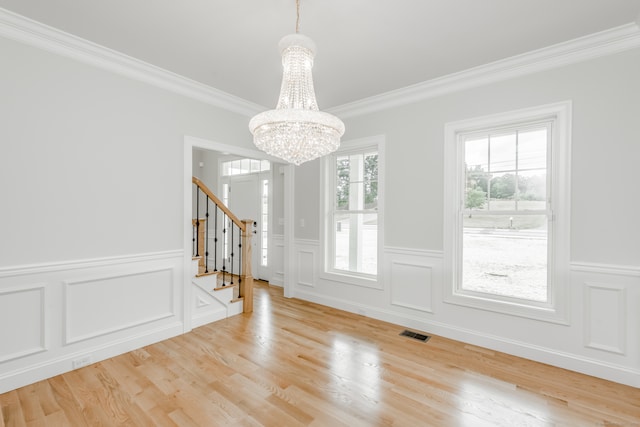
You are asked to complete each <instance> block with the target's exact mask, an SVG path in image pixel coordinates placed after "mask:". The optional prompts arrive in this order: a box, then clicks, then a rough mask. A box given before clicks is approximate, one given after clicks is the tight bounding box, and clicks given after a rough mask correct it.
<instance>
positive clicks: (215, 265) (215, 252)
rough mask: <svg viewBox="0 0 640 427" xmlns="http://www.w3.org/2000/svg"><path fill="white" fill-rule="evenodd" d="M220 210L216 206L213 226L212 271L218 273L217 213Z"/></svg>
mask: <svg viewBox="0 0 640 427" xmlns="http://www.w3.org/2000/svg"><path fill="white" fill-rule="evenodd" d="M219 210H220V208H219V207H218V205H216V213H215V218H216V219H215V225H214V226H213V227H214V228H213V271H218V211H219Z"/></svg>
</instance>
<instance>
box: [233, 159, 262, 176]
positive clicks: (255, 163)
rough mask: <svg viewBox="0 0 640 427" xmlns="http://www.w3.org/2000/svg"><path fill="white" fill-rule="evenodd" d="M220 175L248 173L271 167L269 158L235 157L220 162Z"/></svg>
mask: <svg viewBox="0 0 640 427" xmlns="http://www.w3.org/2000/svg"><path fill="white" fill-rule="evenodd" d="M220 165H221V167H222V176H235V175H248V174H251V173H260V172H265V171H268V170H269V169H271V162H270V161H269V160H256V159H236V160H227V161H224V162H221V164H220Z"/></svg>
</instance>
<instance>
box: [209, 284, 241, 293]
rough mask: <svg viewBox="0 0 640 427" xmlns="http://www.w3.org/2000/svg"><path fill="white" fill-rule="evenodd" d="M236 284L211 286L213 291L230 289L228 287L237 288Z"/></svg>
mask: <svg viewBox="0 0 640 427" xmlns="http://www.w3.org/2000/svg"><path fill="white" fill-rule="evenodd" d="M237 287H238V284H237V283H234V284H233V285H225V286H218V287H216V288H213V290H214V291H222V290H224V289H230V288H237Z"/></svg>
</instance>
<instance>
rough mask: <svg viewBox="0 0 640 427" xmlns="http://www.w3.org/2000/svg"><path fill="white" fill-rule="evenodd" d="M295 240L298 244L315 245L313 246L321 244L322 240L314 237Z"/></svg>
mask: <svg viewBox="0 0 640 427" xmlns="http://www.w3.org/2000/svg"><path fill="white" fill-rule="evenodd" d="M294 242H295V245H296V246H313V247H319V246H320V242H319V241H318V240H312V239H295V240H294Z"/></svg>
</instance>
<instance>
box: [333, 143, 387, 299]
mask: <svg viewBox="0 0 640 427" xmlns="http://www.w3.org/2000/svg"><path fill="white" fill-rule="evenodd" d="M368 150H375V151H377V153H378V209H377V214H378V237H377V242H378V248H377V253H376V254H377V273H376V274H375V275H373V274H365V273H357V272H352V271H345V270H337V269H334V268H332V265H333V259H334V256H335V254H334V253H333V250H334V244H333V239H334V236H333V221H332V213H333V202H334V200H333V199H334V197H335V188H336V182H335V162H336V157H337V156H338V155H344V154H347V153H360V152H364V151H368ZM384 160H385V138H384V136H373V137H368V138H362V139H356V140H351V141H342V142H341V143H340V148H339V149H338V150H337V151H336V152H334V153H332V154H331V155H328V156H325V157H323V158H322V160H321V166H320V171H321V179H320V182H321V183H322V185H323V187H322V188H321V192H322V194H323V197H322V200H321V207H320V208H321V213H322V216H321V218H322V220H321V221H320V224H321V228H322V229H321V236H323V238H322V242H321V246H322V247H321V250H322V254H323V258H324V259H323V268H322V270H321V272H320V278H322V279H326V280H331V281H336V282H344V283H348V284H351V285H356V286H364V287H368V288H374V289H382V284H383V280H382V271H383V269H382V264H383V262H382V261H383V252H384V251H383V248H384V171H385V168H384V164H385V161H384Z"/></svg>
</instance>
